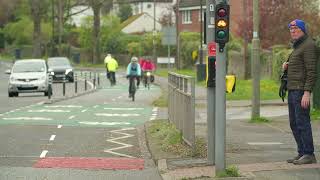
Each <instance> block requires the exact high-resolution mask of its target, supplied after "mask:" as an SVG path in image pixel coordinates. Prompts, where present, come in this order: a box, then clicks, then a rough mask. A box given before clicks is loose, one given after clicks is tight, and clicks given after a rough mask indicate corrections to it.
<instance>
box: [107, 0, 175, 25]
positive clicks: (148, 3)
mask: <svg viewBox="0 0 320 180" xmlns="http://www.w3.org/2000/svg"><path fill="white" fill-rule="evenodd" d="M123 2H125V3H128V4H130V5H131V7H132V10H133V11H132V12H133V15H138V14H142V13H146V14H149V15H150V16H151V17H152V18H153V17H154V9H155V10H156V20H157V21H158V22H159V21H160V20H161V19H162V17H163V16H164V15H166V14H170V13H172V14H173V15H172V17H173V18H174V12H173V5H174V4H175V2H176V0H156V2H155V3H154V0H113V10H112V12H113V13H115V14H117V13H118V12H119V7H120V5H121V3H123ZM154 4H155V8H154ZM173 21H174V19H173Z"/></svg>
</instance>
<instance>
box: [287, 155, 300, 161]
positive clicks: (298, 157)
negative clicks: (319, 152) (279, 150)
mask: <svg viewBox="0 0 320 180" xmlns="http://www.w3.org/2000/svg"><path fill="white" fill-rule="evenodd" d="M301 157H302V155H297V156H296V157H294V158H291V159H288V160H287V163H293V161H295V160H298V159H300V158H301Z"/></svg>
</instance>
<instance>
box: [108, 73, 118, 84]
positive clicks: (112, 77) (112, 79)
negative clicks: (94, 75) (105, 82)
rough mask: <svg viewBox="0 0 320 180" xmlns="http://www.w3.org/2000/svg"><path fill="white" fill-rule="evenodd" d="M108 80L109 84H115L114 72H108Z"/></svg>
mask: <svg viewBox="0 0 320 180" xmlns="http://www.w3.org/2000/svg"><path fill="white" fill-rule="evenodd" d="M109 81H110V85H111V86H114V85H116V81H115V72H109Z"/></svg>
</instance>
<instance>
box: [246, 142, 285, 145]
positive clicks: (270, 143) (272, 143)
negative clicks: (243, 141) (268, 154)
mask: <svg viewBox="0 0 320 180" xmlns="http://www.w3.org/2000/svg"><path fill="white" fill-rule="evenodd" d="M248 144H249V145H281V144H283V143H281V142H248Z"/></svg>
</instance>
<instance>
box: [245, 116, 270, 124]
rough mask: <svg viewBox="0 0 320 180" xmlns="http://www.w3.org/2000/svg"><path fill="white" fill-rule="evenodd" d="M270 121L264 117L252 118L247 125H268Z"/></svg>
mask: <svg viewBox="0 0 320 180" xmlns="http://www.w3.org/2000/svg"><path fill="white" fill-rule="evenodd" d="M270 122H271V120H270V119H267V118H265V117H253V118H251V119H250V121H249V123H270Z"/></svg>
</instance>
